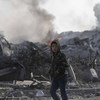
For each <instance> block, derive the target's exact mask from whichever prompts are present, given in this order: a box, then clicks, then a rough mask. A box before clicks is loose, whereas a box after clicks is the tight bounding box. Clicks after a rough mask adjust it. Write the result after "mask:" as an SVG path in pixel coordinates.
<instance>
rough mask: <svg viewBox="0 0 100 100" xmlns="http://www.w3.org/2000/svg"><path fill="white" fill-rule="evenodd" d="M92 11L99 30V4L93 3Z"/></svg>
mask: <svg viewBox="0 0 100 100" xmlns="http://www.w3.org/2000/svg"><path fill="white" fill-rule="evenodd" d="M94 12H95V16H96V19H97V30H99V31H100V4H96V5H95V7H94Z"/></svg>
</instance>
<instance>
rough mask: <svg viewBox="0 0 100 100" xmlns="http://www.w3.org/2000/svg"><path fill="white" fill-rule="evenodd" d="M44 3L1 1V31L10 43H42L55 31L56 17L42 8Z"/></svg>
mask: <svg viewBox="0 0 100 100" xmlns="http://www.w3.org/2000/svg"><path fill="white" fill-rule="evenodd" d="M43 2H44V1H43V0H0V12H1V13H0V30H1V31H3V33H4V36H5V37H6V38H7V39H8V40H9V41H10V42H14V43H19V42H22V41H24V40H28V41H33V42H37V41H38V42H41V41H44V40H45V37H47V34H48V32H52V31H53V24H52V22H53V19H54V17H53V16H52V15H50V14H48V13H47V12H46V11H45V10H43V9H41V8H40V5H41V4H42V3H43Z"/></svg>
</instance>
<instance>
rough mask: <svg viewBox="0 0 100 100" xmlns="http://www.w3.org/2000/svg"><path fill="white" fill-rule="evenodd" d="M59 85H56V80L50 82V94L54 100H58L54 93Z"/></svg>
mask: <svg viewBox="0 0 100 100" xmlns="http://www.w3.org/2000/svg"><path fill="white" fill-rule="evenodd" d="M58 87H59V85H58V81H57V80H55V79H54V80H53V81H52V84H51V89H50V93H51V96H52V98H53V99H54V100H60V99H59V97H58V96H57V94H56V91H57V89H58Z"/></svg>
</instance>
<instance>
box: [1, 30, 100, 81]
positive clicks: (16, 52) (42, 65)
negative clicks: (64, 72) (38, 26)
mask: <svg viewBox="0 0 100 100" xmlns="http://www.w3.org/2000/svg"><path fill="white" fill-rule="evenodd" d="M69 33H70V34H69ZM69 33H68V34H65V33H64V35H63V34H60V35H59V36H58V39H59V37H60V36H61V38H60V40H59V41H60V44H61V51H62V52H64V53H65V54H66V57H67V59H70V65H72V67H73V70H74V72H75V75H76V77H77V80H79V81H84V80H85V81H91V80H93V77H92V75H91V72H90V69H91V68H94V69H95V70H96V72H97V74H98V76H100V68H99V65H100V60H99V58H100V56H99V50H100V46H99V45H98V44H99V43H100V42H99V41H100V39H99V38H98V37H99V32H98V31H96V30H95V31H85V32H83V33H84V35H83V33H79V32H78V33H77V35H74V36H73V35H72V34H74V32H69ZM75 34H76V33H75ZM79 34H80V35H79ZM68 36H69V37H70V36H71V37H70V38H68ZM72 36H73V37H72ZM3 39H4V40H6V39H5V38H4V37H3ZM6 44H7V45H6V46H5V47H7V46H8V47H7V48H8V49H7V48H6V49H4V48H3V47H2V48H1V49H0V54H2V51H3V52H4V53H3V55H4V54H6V55H8V56H5V58H3V57H4V56H0V57H1V59H2V60H4V61H5V62H7V63H4V62H3V61H2V60H0V61H1V63H0V67H2V66H10V67H11V66H13V67H15V69H18V70H19V71H18V73H24V74H22V75H21V77H23V75H24V79H27V80H30V79H31V73H33V76H34V77H36V76H37V77H39V76H41V75H42V76H44V77H45V78H46V79H49V74H48V70H49V68H50V49H49V46H48V45H47V44H41V43H32V42H28V41H24V42H22V43H20V44H12V43H8V42H7V40H6ZM2 45H3V43H1V46H2ZM6 51H7V52H8V54H7V52H6ZM10 53H11V55H10ZM9 55H10V56H9ZM7 58H8V60H9V61H8V60H6V59H7ZM9 58H10V59H9ZM8 63H9V64H8ZM16 63H17V64H16ZM2 64H5V65H2ZM18 66H19V67H18ZM13 67H12V68H13ZM23 68H24V69H23ZM16 73H17V72H16ZM12 75H13V74H12ZM18 75H20V74H18ZM7 76H8V75H7ZM13 76H14V75H13ZM15 76H16V75H15ZM13 79H14V78H13ZM19 80H20V79H19Z"/></svg>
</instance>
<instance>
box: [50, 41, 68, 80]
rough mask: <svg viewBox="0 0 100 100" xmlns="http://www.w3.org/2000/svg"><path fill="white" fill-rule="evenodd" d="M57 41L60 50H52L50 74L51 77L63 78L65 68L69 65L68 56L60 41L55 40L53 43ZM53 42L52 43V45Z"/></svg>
mask: <svg viewBox="0 0 100 100" xmlns="http://www.w3.org/2000/svg"><path fill="white" fill-rule="evenodd" d="M54 42H56V43H57V45H58V47H59V50H58V52H57V53H56V54H55V53H53V52H52V50H51V53H52V57H51V68H50V71H49V73H50V76H51V78H61V77H62V76H64V75H65V70H66V69H67V68H68V67H69V65H68V63H67V60H66V56H65V54H64V53H62V52H61V51H60V45H59V42H58V41H53V42H52V43H54ZM52 43H51V45H52Z"/></svg>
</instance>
